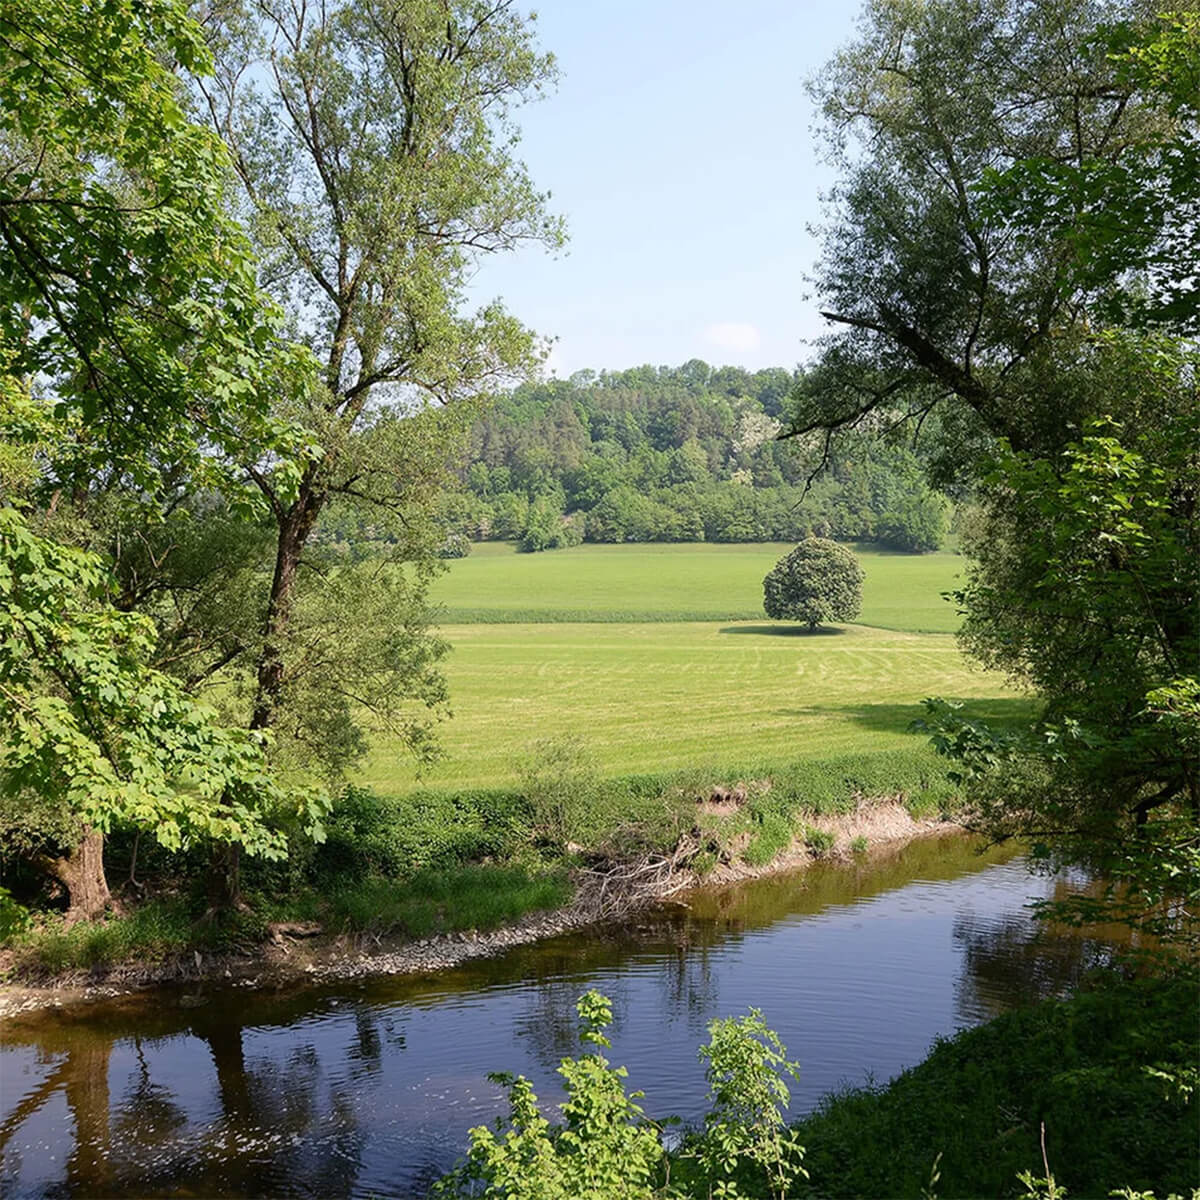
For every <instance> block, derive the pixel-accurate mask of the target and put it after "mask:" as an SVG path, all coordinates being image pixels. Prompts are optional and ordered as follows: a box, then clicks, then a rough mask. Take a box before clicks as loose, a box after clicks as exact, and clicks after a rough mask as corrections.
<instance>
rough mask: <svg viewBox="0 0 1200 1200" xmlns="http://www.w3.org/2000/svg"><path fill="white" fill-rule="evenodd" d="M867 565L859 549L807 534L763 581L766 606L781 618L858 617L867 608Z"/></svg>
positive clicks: (810, 622)
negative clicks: (864, 603) (864, 604)
mask: <svg viewBox="0 0 1200 1200" xmlns="http://www.w3.org/2000/svg"><path fill="white" fill-rule="evenodd" d="M862 581H863V572H862V567H860V566H859V565H858V559H857V558H855V557H854V553H853V552H852V551H850V550H847V549H846V547H845V546H839V545H838V544H837V543H836V542H831V541H828V540H826V539H825V538H807V539H806V540H805V541H803V542H801V543H800V545H798V546H797V547H796V548H795V550H792V551H790V552H789V553H788V554H785V555H784V556H783V558H781V559H780V560H779V562H777V563H776V564H775V566H774V567H773V568H772V569H771V571H770V572H769V573H768V575H767V577H766V578H765V579H764V580H763V608H764V609H765V611H766V614H767V616H768V617H772V618H773V619H774V620H777V621H803V622H805V623H806V624H807V625H808V627H809V628H810V629H815V628H816V627H817V626H818V625H820V624H821V623H822V622H823V621H853V620H854V618H855V617H857V616H858V614H859V612H860V611H861V609H862Z"/></svg>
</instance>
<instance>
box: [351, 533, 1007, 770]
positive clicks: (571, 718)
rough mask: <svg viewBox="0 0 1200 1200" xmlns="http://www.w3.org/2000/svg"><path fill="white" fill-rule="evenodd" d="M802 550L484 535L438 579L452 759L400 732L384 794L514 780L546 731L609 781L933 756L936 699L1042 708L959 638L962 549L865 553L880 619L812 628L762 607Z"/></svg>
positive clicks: (374, 760) (379, 758)
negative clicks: (951, 598)
mask: <svg viewBox="0 0 1200 1200" xmlns="http://www.w3.org/2000/svg"><path fill="white" fill-rule="evenodd" d="M786 549H787V547H785V546H776V545H753V546H705V545H700V546H583V547H579V548H578V549H574V550H566V551H555V552H551V553H546V554H516V553H515V552H513V551H512V549H511V547H507V546H495V545H485V546H482V547H475V549H474V552H473V554H472V556H471V557H469V558H466V559H462V560H458V561H456V562H455V563H454V564H453V566H452V567H451V570H450V571H449V573H448V575H447V576H446V577H445V578H444V579H443V580H442V581H441V583H440V588H439V598H440V599H441V600H442V602H443V603H445V604H446V606H447V611H448V614H454V615H455V616H457V618H458V620H456V621H453V622H449V623H447V624H446V625H445V626H444V627H443V632H444V634H445V636H446V638H447V640H448V641H449V642H450V644H451V646H452V647H453V649H452V651H451V653H450V656H449V658H448V659H447V662H446V672H447V676H448V679H449V684H450V694H451V705H452V708H453V712H454V716H453V719H451V720H450V721H448V722H446V723H445V724H444V725H443V726H442V727H441V731H440V740H441V743H442V745H443V747H444V750H445V758H444V760H443V761H442V762H441V763H439V764H438V765H436V766H435V767H433V768H431V769H428V770H427V771H426V772H425V774H424V777H423V778H422V779H421V780H420V781H418V780H417V778H416V775H415V772H414V770H413V767H412V765H411V764H410V763H408V762H406V761H404V760H403V759H402V758H398V757H397V756H396V755H395V754H394V753H391V752H389V748H388V747H387V745H386V744H381V745H380V746H379V747H378V748H377V750H376V751H375V753H374V754H373V755H372V757H371V759H370V761H369V762H368V764H367V765H366V767H365V769H364V770H363V771H362V773H361V780H362V782H363V783H365V784H367V785H368V786H371V787H374V788H376V789H378V790H380V791H382V792H397V791H404V790H407V789H408V788H410V787H412V786H413V785H414V784H416V783H418V782H420V783H424V784H426V785H429V786H433V787H438V788H443V787H451V788H457V787H477V786H496V785H504V784H509V783H511V782H513V781H514V780H515V779H516V778H517V776H518V774H519V770H520V765H521V761H522V759H523V758H527V757H528V756H529V755H530V754H531V753H532V752H533V750H534V747H535V745H536V743H538V742H543V741H546V740H547V739H559V738H577V739H579V741H580V742H581V743H582V744H583V746H584V748H585V751H586V752H587V753H588V754H589V755H590V757H591V759H592V760H593V762H594V764H595V766H596V767H597V769H598V770H599V771H600V772H601V773H602V774H604V775H625V774H632V773H639V772H660V771H669V770H674V769H682V768H690V767H704V768H712V769H713V770H714V771H715V772H721V771H723V770H728V771H730V772H732V773H734V774H738V775H745V774H747V773H748V772H752V771H754V770H755V768H760V769H761V772H762V773H764V774H765V773H767V771H768V769H769V768H771V767H773V766H776V765H778V764H781V763H784V762H790V761H795V760H799V759H827V758H832V757H836V756H838V755H843V754H848V753H863V752H874V751H894V750H897V749H902V748H912V749H916V748H917V747H918V746H921V745H922V744H923V743H924V741H925V739H924V738H923V737H922V736H921V735H918V734H913V733H910V732H908V725H909V723H910V722H911V721H912V720H913V718H915V717H917V716H919V715H920V714H921V700H922V698H923V697H925V696H929V695H942V696H947V697H955V698H960V699H964V700H968V701H970V702H971V704H972V708H973V709H974V710H975V711H976V712H978V713H980V714H986V715H988V716H991V717H1000V718H1003V717H1004V716H1010V715H1013V714H1015V713H1016V712H1017V711H1019V710H1022V709H1023V708H1024V701H1023V700H1021V699H1020V698H1019V697H1017V696H1016V695H1015V694H1014V693H1013V692H1012V691H1011V690H1010V689H1008V688H1006V687H1005V685H1004V681H1003V680H1001V679H999V678H998V677H996V676H994V675H988V674H985V673H984V672H982V671H980V670H978V669H977V668H975V667H973V666H972V665H970V664H969V663H968V662H967V661H966V660H965V659H964V658H963V657H962V656H961V654H960V653H959V651H958V648H957V646H956V644H955V641H954V638H953V636H952V634H951V633H950V632H949V631H950V630H951V629H953V627H954V624H955V623H956V616H955V614H954V612H953V609H952V606H951V605H949V604H948V603H946V602H945V601H943V600H942V599H941V598H940V593H941V592H942V591H944V590H946V589H948V588H950V587H952V586H953V585H954V577H955V574H956V572H957V570H958V569H959V564H960V563H961V559H959V558H958V557H957V556H955V555H950V554H938V555H926V556H919V557H918V556H906V555H889V554H881V553H878V552H869V551H868V552H863V553H861V555H860V557H861V558H862V560H863V565H864V568H865V571H866V585H865V595H864V614H863V617H862V621H863V624H857V625H849V626H845V627H842V628H839V629H831V630H824V631H819V632H817V633H813V634H809V633H808V632H806V631H804V630H803V629H801V628H799V627H796V626H792V625H789V624H786V623H781V622H770V621H768V620H766V618H764V617H763V616H762V615H761V608H760V607H759V597H760V593H761V580H762V576H763V575H764V574H765V573H766V571H767V570H768V569H769V568H770V567H771V566H772V565H773V564H774V562H775V561H776V560H777V559H778V557H779V556H780V554H782V553H783V552H784V551H785V550H786ZM731 613H732V614H737V615H739V616H741V617H742V618H746V619H741V620H738V619H735V618H734V617H731V616H730V615H729V614H731ZM697 614H704V617H705V619H697ZM465 616H471V617H473V618H474V620H472V621H471V622H470V623H467V622H466V621H464V620H463V618H464V617H465ZM572 616H574V617H576V619H570V618H571V617H572ZM688 616H690V618H691V619H684V618H685V617H688ZM928 630H932V631H933V632H922V631H928Z"/></svg>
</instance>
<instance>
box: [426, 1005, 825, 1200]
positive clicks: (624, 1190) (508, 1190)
mask: <svg viewBox="0 0 1200 1200" xmlns="http://www.w3.org/2000/svg"><path fill="white" fill-rule="evenodd" d="M575 1010H576V1012H577V1013H578V1014H579V1018H580V1022H581V1028H580V1035H579V1036H580V1040H581V1041H582V1042H584V1043H586V1044H590V1045H591V1046H593V1047H595V1049H594V1050H593V1051H592V1052H591V1053H587V1054H583V1055H581V1056H580V1057H578V1058H564V1059H563V1060H562V1063H561V1065H560V1066H559V1068H558V1073H559V1074H560V1075H561V1076H562V1077H563V1079H564V1081H565V1083H566V1090H567V1100H566V1102H565V1103H564V1104H563V1106H562V1114H563V1124H561V1125H552V1124H551V1123H550V1122H549V1121H548V1120H547V1119H546V1118H545V1117H544V1116H542V1114H541V1112H540V1110H539V1109H538V1102H537V1096H536V1095H535V1094H534V1092H533V1089H532V1087H531V1086H530V1083H529V1080H528V1079H526V1078H525V1077H524V1076H520V1075H519V1076H516V1077H514V1076H512V1075H507V1074H499V1075H492V1076H491V1078H492V1079H495V1080H498V1081H499V1082H502V1083H504V1084H506V1085H507V1087H508V1100H509V1115H508V1119H507V1121H505V1122H501V1123H500V1125H499V1127H498V1128H497V1129H496V1130H495V1131H493V1130H491V1129H488V1128H487V1127H486V1126H478V1127H476V1128H475V1129H472V1130H471V1150H470V1153H469V1154H468V1156H467V1160H466V1162H465V1163H463V1164H462V1165H461V1166H460V1167H458V1168H457V1169H456V1170H455V1171H452V1172H451V1173H450V1174H449V1175H447V1176H446V1178H445V1179H443V1180H441V1181H440V1183H439V1184H438V1185H437V1187H436V1188H435V1194H437V1195H439V1196H462V1197H465V1196H483V1197H497V1198H499V1197H506V1198H508V1200H618V1198H619V1200H652V1198H654V1197H664V1198H665V1197H668V1196H692V1195H695V1196H708V1197H722V1198H724V1200H738V1197H740V1196H743V1195H746V1194H752V1195H759V1194H763V1193H762V1188H764V1187H765V1188H766V1189H767V1190H766V1193H765V1194H767V1195H769V1196H771V1197H778V1198H779V1200H783V1197H784V1196H786V1195H787V1194H788V1189H789V1187H790V1186H791V1184H792V1183H793V1182H794V1181H795V1180H797V1179H798V1178H799V1177H801V1176H802V1175H803V1174H804V1171H803V1168H802V1167H801V1166H800V1159H801V1157H802V1155H803V1153H804V1152H803V1150H802V1149H801V1147H800V1146H799V1144H798V1142H797V1141H796V1138H795V1136H794V1135H793V1134H792V1133H791V1131H790V1130H789V1129H788V1128H787V1126H786V1124H785V1122H784V1111H785V1110H786V1106H787V1103H788V1088H787V1084H786V1083H785V1082H784V1079H783V1076H784V1075H785V1074H786V1075H795V1073H796V1069H797V1068H796V1064H795V1063H791V1062H789V1061H788V1060H787V1054H786V1051H785V1050H784V1047H783V1045H782V1043H781V1042H780V1041H779V1038H778V1037H777V1036H776V1034H775V1033H774V1032H772V1031H771V1030H770V1029H768V1028H767V1026H766V1023H765V1022H764V1021H763V1018H762V1013H760V1012H759V1011H758V1010H757V1009H751V1011H750V1013H749V1015H747V1016H745V1017H739V1018H732V1019H727V1020H718V1021H713V1022H712V1023H711V1024H710V1025H709V1034H710V1037H711V1040H710V1041H709V1044H708V1045H707V1046H705V1047H703V1048H702V1049H701V1050H700V1057H701V1058H702V1059H704V1061H705V1064H706V1069H705V1074H706V1077H707V1079H708V1087H709V1098H710V1099H711V1100H712V1102H713V1108H712V1111H711V1112H710V1113H709V1115H708V1116H707V1117H706V1119H705V1122H704V1128H703V1129H702V1130H699V1131H697V1132H695V1133H693V1134H691V1135H689V1137H688V1138H687V1139H686V1140H685V1142H684V1147H683V1149H682V1150H681V1151H680V1152H679V1154H677V1155H676V1156H675V1157H674V1158H672V1157H671V1156H669V1155H668V1154H667V1152H666V1150H665V1149H664V1148H663V1145H662V1141H661V1137H660V1133H661V1128H662V1125H661V1124H659V1123H656V1122H653V1121H651V1120H649V1119H648V1118H647V1117H646V1114H645V1112H644V1110H643V1109H642V1107H641V1106H640V1105H639V1104H638V1103H637V1101H638V1100H640V1099H641V1098H642V1093H641V1092H630V1093H627V1092H626V1091H625V1079H626V1078H627V1076H628V1072H627V1071H626V1070H625V1068H624V1067H613V1066H612V1065H611V1064H610V1063H609V1061H608V1059H607V1058H605V1057H604V1054H603V1053H602V1052H603V1051H604V1050H606V1049H608V1048H609V1047H610V1045H611V1043H610V1042H609V1040H608V1038H607V1037H606V1036H605V1034H604V1030H605V1029H606V1028H607V1027H608V1026H609V1025H610V1024H611V1023H612V1004H611V1002H610V1001H609V1000H608V999H607V997H605V996H602V995H600V993H599V992H596V991H590V992H587V993H586V994H585V995H583V996H581V997H580V998H579V1001H578V1003H577V1004H576V1006H575ZM664 1123H665V1124H677V1123H678V1122H677V1121H676V1120H675V1118H671V1119H670V1120H669V1121H668V1122H664ZM673 1167H677V1168H678V1169H679V1171H680V1172H682V1181H681V1182H682V1188H683V1190H681V1187H680V1184H678V1183H677V1184H672V1183H671V1172H672V1168H673ZM747 1182H749V1186H750V1187H751V1192H750V1193H746V1192H743V1191H742V1186H743V1185H744V1184H745V1183H747Z"/></svg>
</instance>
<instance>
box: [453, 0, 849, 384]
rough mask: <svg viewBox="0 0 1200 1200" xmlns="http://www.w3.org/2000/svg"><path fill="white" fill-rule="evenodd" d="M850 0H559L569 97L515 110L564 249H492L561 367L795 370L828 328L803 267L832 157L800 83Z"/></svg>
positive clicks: (487, 287)
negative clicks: (698, 361)
mask: <svg viewBox="0 0 1200 1200" xmlns="http://www.w3.org/2000/svg"><path fill="white" fill-rule="evenodd" d="M857 10H858V5H857V3H839V2H838V0H829V2H827V3H825V4H820V3H815V2H813V0H742V2H741V3H740V4H730V3H728V2H727V0H725V2H721V3H718V2H716V0H686V2H685V0H641V3H635V2H633V0H546V2H545V3H543V4H541V5H539V6H538V9H537V12H538V20H537V24H536V28H537V29H538V31H539V40H540V42H541V44H542V46H543V47H544V48H545V49H547V50H550V51H551V52H552V53H553V54H554V55H555V56H556V58H557V59H558V63H559V67H560V69H561V72H562V78H561V81H560V84H559V87H558V89H557V91H554V92H552V93H551V94H549V95H548V96H547V98H546V99H544V100H542V101H541V102H539V103H536V104H533V105H530V106H528V107H526V108H525V109H523V110H521V113H520V118H519V119H520V124H521V127H522V129H523V131H524V137H523V140H522V144H521V147H520V152H521V155H522V157H523V158H524V160H525V162H526V163H527V165H528V166H529V169H530V172H531V174H532V175H533V178H534V180H535V182H536V183H537V184H538V185H539V186H540V187H542V188H545V189H548V190H549V191H550V192H551V193H552V198H551V201H550V206H551V208H552V210H553V211H555V212H558V213H560V214H562V215H564V216H565V217H566V219H567V223H568V228H569V232H570V242H569V244H568V246H567V249H566V251H565V252H564V253H563V254H561V255H557V256H553V255H548V254H546V253H545V252H544V251H534V250H525V251H522V252H520V253H518V254H515V255H510V256H507V257H506V258H504V259H496V260H492V261H490V262H488V263H487V264H486V265H485V266H484V267H483V268H482V269H481V270H480V272H479V275H478V277H477V279H476V286H475V295H476V297H477V298H480V299H483V298H490V297H492V296H495V295H500V296H502V297H503V298H504V300H505V302H506V304H507V305H508V307H509V308H510V309H511V310H512V311H513V312H514V313H515V314H516V315H517V316H519V317H520V318H521V319H522V320H523V321H524V322H525V323H526V324H528V325H530V326H532V327H533V328H534V329H536V330H537V331H538V332H539V333H541V334H543V335H546V336H550V337H553V338H555V339H556V341H555V344H554V349H553V352H552V356H551V359H550V366H551V368H552V370H553V371H554V372H555V373H556V374H559V375H568V374H570V373H571V372H573V371H577V370H579V369H581V368H584V367H591V368H597V369H598V368H610V369H615V368H621V367H628V366H635V365H638V364H641V363H653V364H670V365H678V364H680V363H683V362H686V361H687V360H688V359H690V358H703V359H705V360H706V361H707V362H710V363H713V364H714V365H723V364H727V363H728V364H738V365H742V366H746V367H749V368H751V369H754V368H758V367H763V366H782V367H792V366H794V365H795V364H796V363H797V362H799V361H802V360H803V359H805V358H806V357H807V356H808V354H809V350H808V347H807V346H806V339H811V338H813V337H815V336H817V335H818V334H820V332H821V331H822V324H823V323H822V322H821V319H820V317H819V316H818V315H817V312H816V307H815V304H814V303H813V301H812V300H811V299H806V296H805V293H806V290H807V288H806V285H805V281H804V276H805V275H806V274H807V273H808V272H809V271H810V270H811V268H812V264H813V261H814V258H815V254H816V244H815V242H814V239H813V238H812V236H811V235H810V233H809V232H808V229H807V227H808V226H809V225H810V224H812V223H813V222H814V221H816V220H818V219H819V217H820V206H819V193H820V192H821V191H822V190H823V189H825V188H827V187H828V186H829V184H830V183H831V182H832V177H831V175H830V173H829V171H828V169H827V168H826V167H825V166H824V165H823V164H822V163H821V162H820V154H819V148H818V146H817V144H816V141H815V139H814V136H813V133H812V129H811V125H812V122H813V112H812V106H811V104H810V103H809V100H808V97H807V96H806V94H805V89H804V83H805V80H806V79H807V78H808V77H809V76H811V75H812V74H813V73H814V72H815V71H817V70H818V69H819V68H820V66H821V65H822V64H823V63H824V62H825V61H826V60H827V59H828V58H829V57H830V56H831V55H832V54H833V52H834V51H835V50H836V49H837V48H838V47H839V46H841V45H842V44H844V43H845V42H846V41H847V40H849V38H850V37H851V35H852V33H853V30H854V22H855V18H856V14H857Z"/></svg>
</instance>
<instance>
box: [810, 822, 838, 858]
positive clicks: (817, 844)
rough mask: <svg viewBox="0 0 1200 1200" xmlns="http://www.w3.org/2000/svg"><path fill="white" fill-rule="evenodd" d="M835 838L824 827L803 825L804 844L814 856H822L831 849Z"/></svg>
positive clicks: (835, 840)
mask: <svg viewBox="0 0 1200 1200" xmlns="http://www.w3.org/2000/svg"><path fill="white" fill-rule="evenodd" d="M836 842H837V838H835V837H834V835H833V834H832V833H830V832H829V831H828V830H826V829H815V828H814V827H813V826H812V825H806V826H805V827H804V844H805V845H806V846H807V847H808V849H809V853H811V854H812V856H813V857H814V858H822V857H824V855H826V854H828V853H829V852H830V850H832V849H833V847H834V844H835V843H836Z"/></svg>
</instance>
